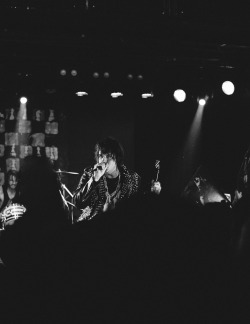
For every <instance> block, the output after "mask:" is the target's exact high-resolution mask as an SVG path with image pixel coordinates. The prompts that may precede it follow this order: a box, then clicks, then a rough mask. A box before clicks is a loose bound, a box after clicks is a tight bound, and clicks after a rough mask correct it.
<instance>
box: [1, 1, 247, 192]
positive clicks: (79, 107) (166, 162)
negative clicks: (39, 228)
mask: <svg viewBox="0 0 250 324" xmlns="http://www.w3.org/2000/svg"><path fill="white" fill-rule="evenodd" d="M249 11H250V5H249V4H247V3H246V2H241V1H239V2H237V3H232V4H231V3H230V4H229V3H228V2H227V1H220V2H218V1H195V0H192V1H171V0H169V1H168V0H165V1H160V0H159V1H141V0H136V1H133V2H130V1H122V0H119V1H118V0H117V1H111V0H106V1H104V0H102V1H91V0H89V1H77V0H75V1H73V0H67V1H63V2H62V1H39V0H36V1H35V0H33V1H32V0H30V1H22V3H21V4H20V3H19V2H18V1H5V2H4V1H2V2H1V5H0V48H1V51H0V59H1V60H0V104H1V106H2V107H10V106H15V107H16V106H18V100H19V97H20V96H21V95H26V96H27V97H28V99H29V101H28V104H27V109H31V108H34V107H36V106H39V107H44V108H49V107H54V108H55V109H56V110H57V111H59V112H63V114H64V115H65V120H64V123H63V124H62V125H61V126H60V127H61V128H60V129H59V130H60V132H61V134H62V137H63V149H62V150H61V151H60V152H59V154H61V157H62V159H63V162H62V165H61V167H63V168H64V169H65V170H68V171H74V172H79V173H81V172H82V171H83V168H84V167H86V166H88V165H90V164H92V163H93V146H94V144H95V142H96V141H97V140H98V139H100V138H103V137H105V136H107V135H112V136H114V137H116V138H117V139H118V140H120V141H121V143H122V144H123V146H124V148H125V151H126V159H125V162H126V164H127V165H128V166H129V167H130V168H133V169H135V170H136V171H137V172H138V173H140V174H141V175H142V176H143V177H144V178H145V179H146V180H147V181H150V179H151V178H154V177H155V175H156V170H155V168H154V163H155V160H156V159H159V160H160V161H161V171H160V180H161V182H162V185H163V187H165V188H168V189H169V190H171V189H172V188H175V189H174V190H177V191H182V190H183V189H184V188H183V186H185V181H186V179H188V178H189V176H191V174H190V175H189V174H188V175H187V174H184V173H185V172H184V170H185V160H183V145H184V142H185V140H186V139H187V134H188V131H189V129H190V125H191V123H192V121H193V118H194V116H195V113H196V110H197V107H198V104H197V98H198V97H199V96H201V95H202V94H207V95H208V97H209V101H208V104H207V105H206V106H205V109H204V115H203V122H202V127H201V137H200V141H201V142H200V147H199V148H198V152H197V154H198V159H197V160H196V161H195V165H194V166H193V168H194V170H196V168H198V167H199V166H202V167H203V168H204V169H205V170H206V172H207V173H208V174H209V177H211V179H212V181H213V182H215V183H216V185H218V187H219V188H220V189H221V190H222V191H223V192H228V193H231V194H232V193H233V191H234V189H235V186H236V181H237V174H238V172H239V168H240V166H241V163H242V160H243V157H244V154H245V153H246V150H247V149H248V146H249V107H250V80H249V70H250V65H249V54H250V47H249V46H250V44H249V42H250V41H249V31H250V23H249V21H248V17H249ZM62 69H65V70H66V75H65V76H62V75H61V74H60V71H61V70H62ZM72 70H76V71H77V76H72V75H71V71H72ZM94 72H98V73H99V77H98V78H95V77H93V73H94ZM105 72H108V73H109V77H108V78H105V77H104V73H105ZM128 74H132V75H133V79H132V80H130V79H128ZM139 75H142V76H143V78H142V79H140V78H138V76H139ZM225 79H230V80H231V81H234V82H235V87H236V91H235V93H234V94H233V95H232V96H226V95H225V94H224V93H223V92H222V91H221V82H222V81H223V80H225ZM176 87H183V88H184V89H185V90H186V92H187V99H186V101H185V102H184V103H177V102H176V101H175V100H174V98H173V95H172V94H173V91H174V90H175V89H176ZM78 90H84V91H87V92H88V96H86V97H77V96H76V95H75V92H76V91H78ZM111 91H121V92H123V94H124V95H123V97H120V98H116V99H113V98H111V97H110V92H111ZM144 91H152V92H153V93H154V97H153V98H149V99H142V98H141V97H140V96H141V93H142V92H144ZM62 180H63V181H64V182H65V183H66V185H67V186H68V187H69V189H70V190H74V189H75V186H76V185H77V182H78V180H79V177H78V176H75V175H68V176H67V175H66V176H64V177H63V179H62Z"/></svg>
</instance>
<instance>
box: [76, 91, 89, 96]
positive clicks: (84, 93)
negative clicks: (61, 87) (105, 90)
mask: <svg viewBox="0 0 250 324" xmlns="http://www.w3.org/2000/svg"><path fill="white" fill-rule="evenodd" d="M76 95H77V96H78V97H83V96H87V95H88V93H87V92H85V91H77V92H76Z"/></svg>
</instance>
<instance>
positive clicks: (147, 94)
mask: <svg viewBox="0 0 250 324" xmlns="http://www.w3.org/2000/svg"><path fill="white" fill-rule="evenodd" d="M153 96H154V94H153V93H152V92H151V93H143V94H142V95H141V97H142V98H143V99H147V98H153Z"/></svg>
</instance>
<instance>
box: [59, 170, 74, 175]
mask: <svg viewBox="0 0 250 324" xmlns="http://www.w3.org/2000/svg"><path fill="white" fill-rule="evenodd" d="M56 173H65V174H79V173H77V172H70V171H62V170H58V171H56Z"/></svg>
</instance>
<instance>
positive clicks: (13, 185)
mask: <svg viewBox="0 0 250 324" xmlns="http://www.w3.org/2000/svg"><path fill="white" fill-rule="evenodd" d="M16 186H17V178H16V177H15V176H14V175H11V176H10V178H9V187H10V188H11V189H16Z"/></svg>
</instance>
